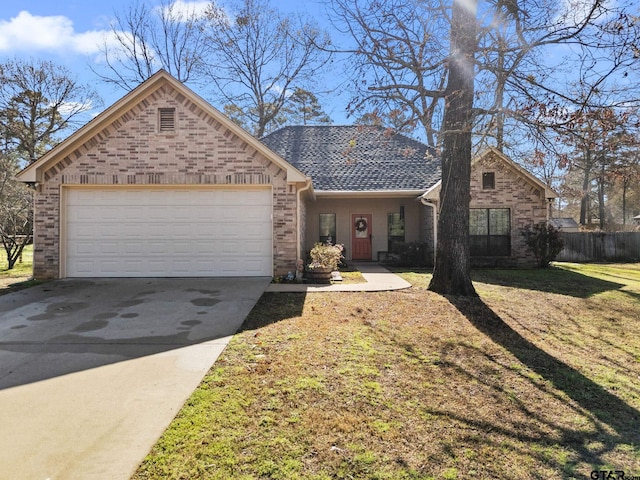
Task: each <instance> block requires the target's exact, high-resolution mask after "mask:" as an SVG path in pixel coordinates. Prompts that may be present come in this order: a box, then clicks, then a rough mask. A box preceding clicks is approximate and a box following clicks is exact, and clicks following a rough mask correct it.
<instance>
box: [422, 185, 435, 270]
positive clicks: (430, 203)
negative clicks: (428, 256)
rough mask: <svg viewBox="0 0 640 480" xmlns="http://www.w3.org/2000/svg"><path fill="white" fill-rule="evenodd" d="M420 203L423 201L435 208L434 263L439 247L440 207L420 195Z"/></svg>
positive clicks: (424, 203)
mask: <svg viewBox="0 0 640 480" xmlns="http://www.w3.org/2000/svg"><path fill="white" fill-rule="evenodd" d="M420 203H422V204H423V205H424V206H426V207H431V208H432V209H433V264H434V265H435V264H436V250H437V247H438V209H437V208H436V204H435V203H433V202H432V201H431V200H427V199H426V198H424V197H420Z"/></svg>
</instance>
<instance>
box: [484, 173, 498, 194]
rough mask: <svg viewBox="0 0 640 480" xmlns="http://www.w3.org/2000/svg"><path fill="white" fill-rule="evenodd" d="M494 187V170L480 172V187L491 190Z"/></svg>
mask: <svg viewBox="0 0 640 480" xmlns="http://www.w3.org/2000/svg"><path fill="white" fill-rule="evenodd" d="M494 188H496V174H495V173H494V172H485V173H483V174H482V189H483V190H493V189H494Z"/></svg>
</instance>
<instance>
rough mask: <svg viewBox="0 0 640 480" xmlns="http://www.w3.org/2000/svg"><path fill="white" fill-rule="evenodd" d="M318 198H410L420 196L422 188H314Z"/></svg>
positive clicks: (422, 191)
mask: <svg viewBox="0 0 640 480" xmlns="http://www.w3.org/2000/svg"><path fill="white" fill-rule="evenodd" d="M315 193H316V197H318V198H329V197H331V198H346V197H351V198H354V197H358V198H381V197H383V198H392V197H407V198H412V197H416V196H420V195H422V194H423V193H424V189H420V190H413V189H408V190H316V191H315Z"/></svg>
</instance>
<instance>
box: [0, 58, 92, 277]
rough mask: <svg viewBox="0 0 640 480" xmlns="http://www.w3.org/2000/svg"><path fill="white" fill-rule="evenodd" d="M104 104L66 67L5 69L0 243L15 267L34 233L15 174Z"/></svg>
mask: <svg viewBox="0 0 640 480" xmlns="http://www.w3.org/2000/svg"><path fill="white" fill-rule="evenodd" d="M99 103H100V99H99V97H98V96H97V94H96V93H95V92H94V91H93V90H92V89H91V88H89V87H87V86H83V85H80V84H79V83H77V82H76V81H75V80H74V79H73V77H72V76H71V74H70V73H69V72H68V71H67V70H66V69H65V68H64V67H62V66H60V65H55V64H53V63H51V62H45V61H30V62H26V61H19V60H13V61H8V62H5V63H2V64H0V141H1V144H0V238H1V239H2V244H3V246H4V248H5V251H6V253H7V259H8V263H9V269H11V268H13V266H14V264H15V262H16V260H17V259H18V258H19V257H20V255H21V253H22V250H23V248H24V247H25V245H26V244H27V243H28V242H29V240H30V237H31V230H32V218H33V210H32V194H31V193H32V192H31V190H30V189H29V188H27V187H26V186H25V185H24V184H22V183H21V182H18V181H16V180H15V178H14V177H15V174H16V173H17V172H18V171H19V169H20V168H21V167H24V166H26V165H28V164H29V163H32V162H34V161H36V160H37V159H38V158H39V157H40V156H41V155H43V154H44V153H45V152H46V151H47V150H49V149H51V148H53V147H54V146H55V145H56V144H57V143H58V141H59V139H58V134H61V133H62V132H63V131H64V130H65V129H67V128H69V127H73V126H74V125H75V124H76V123H77V122H78V121H79V120H80V119H81V115H82V113H84V112H86V110H87V109H89V108H92V107H94V106H96V104H99Z"/></svg>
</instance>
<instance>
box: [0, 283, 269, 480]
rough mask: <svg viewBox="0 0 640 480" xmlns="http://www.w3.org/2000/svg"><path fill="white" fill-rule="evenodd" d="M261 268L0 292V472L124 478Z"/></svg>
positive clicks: (257, 286)
mask: <svg viewBox="0 0 640 480" xmlns="http://www.w3.org/2000/svg"><path fill="white" fill-rule="evenodd" d="M269 282H270V279H269V278H264V277H261V278H217V279H215V278H197V279H195V278H194V279H177V278H175V279H166V278H162V279H87V280H60V281H52V282H48V283H45V284H42V285H39V286H37V287H33V288H30V289H28V290H23V291H20V292H15V293H12V294H8V295H4V296H0V425H1V426H2V427H1V428H2V435H0V479H2V480H4V479H12V480H13V479H16V478H20V479H25V480H30V479H34V480H45V479H50V480H67V479H83V480H89V479H100V480H105V479H108V480H116V479H128V478H130V476H131V474H132V473H133V471H134V470H135V468H136V467H137V465H138V464H139V462H140V461H141V460H142V459H143V458H144V456H145V455H146V454H147V453H148V451H149V449H150V448H151V446H152V445H153V444H154V443H155V441H156V440H157V439H158V437H159V436H160V435H161V434H162V432H163V431H164V429H165V428H166V427H167V425H168V424H169V423H170V422H171V420H172V419H173V418H174V416H175V415H176V413H177V412H178V410H179V409H180V407H181V406H182V404H183V403H184V401H185V400H186V399H187V398H188V397H189V396H190V394H191V393H192V391H193V390H194V389H195V388H196V386H197V385H198V384H199V382H200V381H201V380H202V377H203V376H204V374H206V372H207V371H208V370H209V368H210V367H211V365H212V364H213V363H214V361H215V360H216V358H217V357H218V355H219V354H220V353H221V352H222V350H223V349H224V347H225V346H226V344H227V343H228V341H229V339H230V335H233V334H234V333H235V332H236V331H237V330H238V328H239V327H240V326H241V325H242V322H243V321H244V319H245V317H246V315H247V314H248V313H249V312H250V311H251V309H252V308H253V306H254V305H255V303H256V301H257V300H258V298H260V296H261V295H262V293H263V291H264V290H265V288H266V287H267V286H268V285H269Z"/></svg>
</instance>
